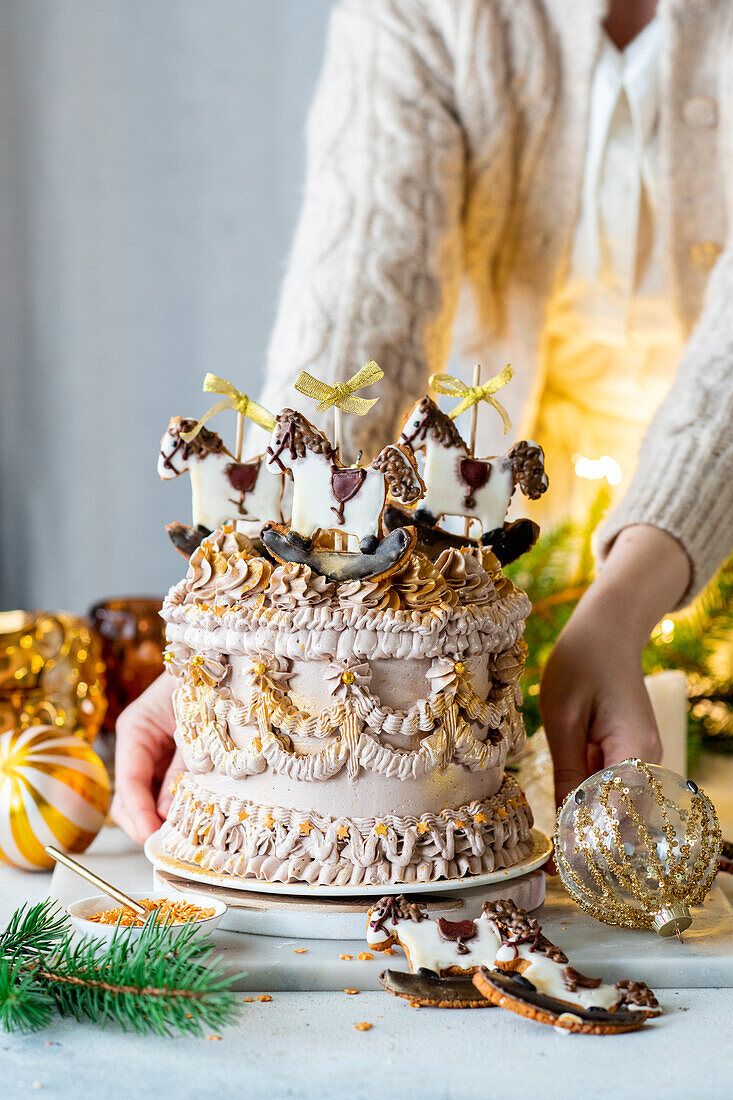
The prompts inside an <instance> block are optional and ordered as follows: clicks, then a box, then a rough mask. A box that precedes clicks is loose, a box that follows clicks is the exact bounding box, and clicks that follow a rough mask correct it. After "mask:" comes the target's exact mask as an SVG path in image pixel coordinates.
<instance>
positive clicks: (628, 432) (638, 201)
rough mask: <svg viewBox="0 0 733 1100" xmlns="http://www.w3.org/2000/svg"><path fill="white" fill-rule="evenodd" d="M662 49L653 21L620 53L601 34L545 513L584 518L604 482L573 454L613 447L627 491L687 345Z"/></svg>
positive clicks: (550, 410)
mask: <svg viewBox="0 0 733 1100" xmlns="http://www.w3.org/2000/svg"><path fill="white" fill-rule="evenodd" d="M661 45H662V42H661V26H660V24H659V22H658V21H657V20H656V19H655V20H653V21H652V22H651V23H650V24H649V25H648V26H647V27H646V28H645V29H644V30H643V31H642V32H641V34H639V35H638V36H637V37H636V38H635V39H634V41H633V42H631V43H630V45H629V46H627V48H626V49H625V50H623V51H621V50H619V49H617V48H616V46H614V44H613V43H612V42H611V40H610V39H609V38H608V37H607V36H606V35H604V37H603V44H602V48H601V51H600V54H599V57H598V61H597V63H596V68H595V73H594V79H593V86H592V93H591V102H590V111H589V128H588V143H587V153H586V162H585V169H584V175H583V187H582V198H581V205H580V210H579V216H578V222H577V225H576V229H575V233H574V237H573V243H572V250H571V255H570V263H569V269H568V272H567V277H566V279H565V280H564V282H563V284H562V285H561V286H560V287H559V289H558V290H557V292H556V293H555V294H554V295H553V298H552V300H551V302H550V305H549V308H548V316H547V323H546V328H545V338H544V341H543V349H544V355H545V360H546V361H545V367H546V370H545V377H546V382H545V389H544V392H543V394H542V398H541V402H540V409H539V413H538V419H537V424H536V427H535V434H536V438H537V439H538V440H539V441H540V442H541V443H542V445H543V446H544V447H545V450H546V452H547V465H548V468H549V470H550V471H551V472H552V474H553V477H552V478H551V486H550V492H549V493H548V494H547V499H546V505H545V508H544V518H545V520H547V519H548V518H550V519H552V520H556V519H559V518H561V517H562V516H565V515H567V514H568V512H570V513H571V514H574V515H576V516H580V515H582V514H583V513H584V512H586V511H587V506H588V503H589V500H590V499H592V496H593V495H594V494H595V492H596V490H597V484H595V485H588V484H585V485H583V484H580V483H579V479H578V478H577V477H576V476H575V473H574V468H573V455H574V454H581V455H583V456H584V457H586V458H590V459H592V460H596V461H597V460H598V459H600V458H601V456H602V455H610V456H611V457H612V458H613V459H614V460H615V461H616V462H618V463H619V465H620V466H621V470H622V474H623V478H622V481H621V483H620V486H619V490H618V491H619V493H621V492H622V491H623V490H624V489H625V488H626V485H627V484H628V481H629V479H630V477H631V474H632V473H633V469H634V466H635V463H636V455H637V452H638V448H639V444H640V442H641V438H642V435H643V431H644V428H645V427H646V425H647V424H648V422H649V420H650V419H651V417H652V414H653V412H654V410H655V409H656V407H657V406H658V405H659V403H660V401H661V400H662V399H663V397H664V396H665V395H666V393H667V391H668V389H669V387H670V385H671V383H672V380H673V377H674V372H675V370H676V366H677V363H678V361H679V358H680V355H681V351H682V334H681V332H680V330H679V327H678V324H677V322H676V319H675V316H674V312H673V308H672V303H671V295H670V292H669V286H668V280H667V271H666V265H665V259H664V256H665V240H664V224H663V220H662V219H660V218H659V217H658V212H659V209H660V201H661V200H660V195H659V190H658V179H659V172H658V158H659V94H658V79H659V59H660V52H661ZM709 106H710V105H709V104H706V107H709ZM695 110H696V112H697V113H698V114H700V113H701V112H702V106H701V105H698V106H697V107H696V108H695ZM553 482H554V484H553Z"/></svg>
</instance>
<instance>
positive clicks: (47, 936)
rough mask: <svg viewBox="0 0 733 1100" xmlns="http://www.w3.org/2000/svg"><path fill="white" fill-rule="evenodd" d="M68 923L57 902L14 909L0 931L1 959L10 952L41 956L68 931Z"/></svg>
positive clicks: (42, 902) (9, 954)
mask: <svg viewBox="0 0 733 1100" xmlns="http://www.w3.org/2000/svg"><path fill="white" fill-rule="evenodd" d="M68 927H69V926H68V922H67V920H66V917H65V916H64V914H63V913H62V911H61V909H60V907H59V905H58V903H57V902H55V901H51V900H50V899H49V900H47V901H41V902H38V903H37V904H36V905H23V906H21V908H20V909H16V911H15V913H13V916H12V917H11V918H10V923H9V924H8V927H7V928H6V929H5V931H4V932H2V933H0V958H2V957H3V956H6V957H7V956H13V955H24V954H33V955H43V954H46V953H47V952H49V951H51V949H52V948H53V947H54V946H55V945H56V944H57V943H58V942H59V941H60V940H61V939H62V938H63V937H64V936H65V935H66V933H67V932H68Z"/></svg>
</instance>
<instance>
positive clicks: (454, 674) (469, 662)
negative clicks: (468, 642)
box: [425, 657, 481, 693]
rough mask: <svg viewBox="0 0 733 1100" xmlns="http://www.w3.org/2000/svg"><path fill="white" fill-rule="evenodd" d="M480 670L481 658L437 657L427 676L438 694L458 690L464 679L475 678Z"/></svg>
mask: <svg viewBox="0 0 733 1100" xmlns="http://www.w3.org/2000/svg"><path fill="white" fill-rule="evenodd" d="M480 668H481V658H480V657H436V658H434V660H433V661H432V663H431V665H430V668H429V669H428V670H427V672H426V673H425V675H426V676H427V678H428V680H429V681H430V687H431V688H432V690H433V691H434V692H436V693H437V692H439V691H447V690H448V689H449V688H453V689H455V688H457V687H458V683H459V681H460V680H461V679H463V677H471V676H474V675H475V674H476V673H477V672H478V671H479V669H480Z"/></svg>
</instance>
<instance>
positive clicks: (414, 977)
mask: <svg viewBox="0 0 733 1100" xmlns="http://www.w3.org/2000/svg"><path fill="white" fill-rule="evenodd" d="M379 984H380V985H381V987H382V989H384V990H386V991H387V993H392V994H393V995H394V996H395V997H404V998H405V1000H408V1001H409V1002H410V1003H411V1004H414V1005H420V1006H421V1007H422V1008H492V1007H493V1006H492V1004H491V1002H490V1001H488V1000H487V999H486V998H485V997H484V996H482V995H481V994H480V993H477V991H476V987H475V986H474V984H473V982H472V981H471V978H470V977H465V978H461V977H457V978H439V977H438V976H437V974H435V973H434V972H432V971H429V970H426V969H425V968H422V969H421V971H420V972H419V973H417V974H403V973H402V972H401V971H398V970H383V971H382V973H381V974H380V975H379Z"/></svg>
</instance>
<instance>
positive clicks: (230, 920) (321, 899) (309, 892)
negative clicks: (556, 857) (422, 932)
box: [145, 825, 552, 939]
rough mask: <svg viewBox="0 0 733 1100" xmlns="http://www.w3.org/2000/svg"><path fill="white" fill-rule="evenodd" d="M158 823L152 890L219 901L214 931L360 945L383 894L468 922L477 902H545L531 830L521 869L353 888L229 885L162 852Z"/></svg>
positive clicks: (544, 848)
mask: <svg viewBox="0 0 733 1100" xmlns="http://www.w3.org/2000/svg"><path fill="white" fill-rule="evenodd" d="M165 832H166V826H165V825H164V826H163V828H162V829H160V830H159V831H158V832H157V833H154V834H153V835H152V836H151V837H149V838H148V840H147V842H146V844H145V854H146V856H147V858H148V859H149V861H150V862H151V863H152V865H153V868H154V872H155V874H154V882H155V885H156V887H157V888H160V889H170V890H172V891H176V890H190V888H191V883H192V882H195V883H196V886H197V890H198V891H199V892H200V893H208V894H211V896H212V897H215V898H217V899H219V900H220V901H224V902H226V904H227V905H228V907H229V909H228V912H227V913H226V915H225V916H224V918H223V920H222V922H221V927H222V928H226V929H229V930H230V931H236V932H253V933H257V934H259V935H267V936H296V937H303V938H308V939H363V937H364V928H365V915H366V911H367V909H368V908H369V906H370V905H371V904H372V902H373V899H374V898H375V897H382V896H383V895H384V894H387V893H395V894H398V893H399V894H419V895H421V900H423V901H424V903H425V904H426V905H427V907H428V911H429V912H430V914H431V916H433V917H438V916H441V915H442V914H443V913H452V914H453V915H454V917H455V915H456V913H457V912H458V911H460V915H461V918H462V919H474V918H475V917H477V916H478V915H479V913H480V912H481V906H482V904H483V903H484V901H495V900H497V899H498V898H511V900H512V901H514V902H515V904H517V905H519V906H521V907H522V908H523V909H536V908H537V907H538V906H540V905H541V904H542V903H543V901H544V897H545V876H544V872H542V871H540V870H539V868H540V867H542V865H543V864H544V863H546V862H547V860H548V859H549V857H550V855H551V853H552V843H551V841H550V840H549V838H548V837H547V836H545V834H544V833H541V832H540V831H539V830H538V829H533V830H532V838H533V841H534V847H533V850H532V852H531V854H530V855H529V856H528V857H527V858H526V859H524V860H522V861H521V863H517V864H515V865H514V866H513V867H507V868H504V869H502V870H499V871H492V872H490V873H487V874H483V875H468V876H466V877H465V878H460V879H441V880H439V881H438V882H422V883H377V884H375V883H365V884H363V885H358V886H320V885H316V886H311V885H309V884H308V883H302V882H289V883H283V882H264V881H262V880H259V879H236V878H234V877H233V876H231V875H223V874H218V873H217V872H215V871H210V870H205V869H203V868H201V867H197V866H196V865H195V864H192V863H187V862H185V861H184V860H181V859H177V858H176V857H175V856H171V855H170V854H169V853H168V852H166V851H164V850H163V844H162V840H163V837H164V836H165Z"/></svg>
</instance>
